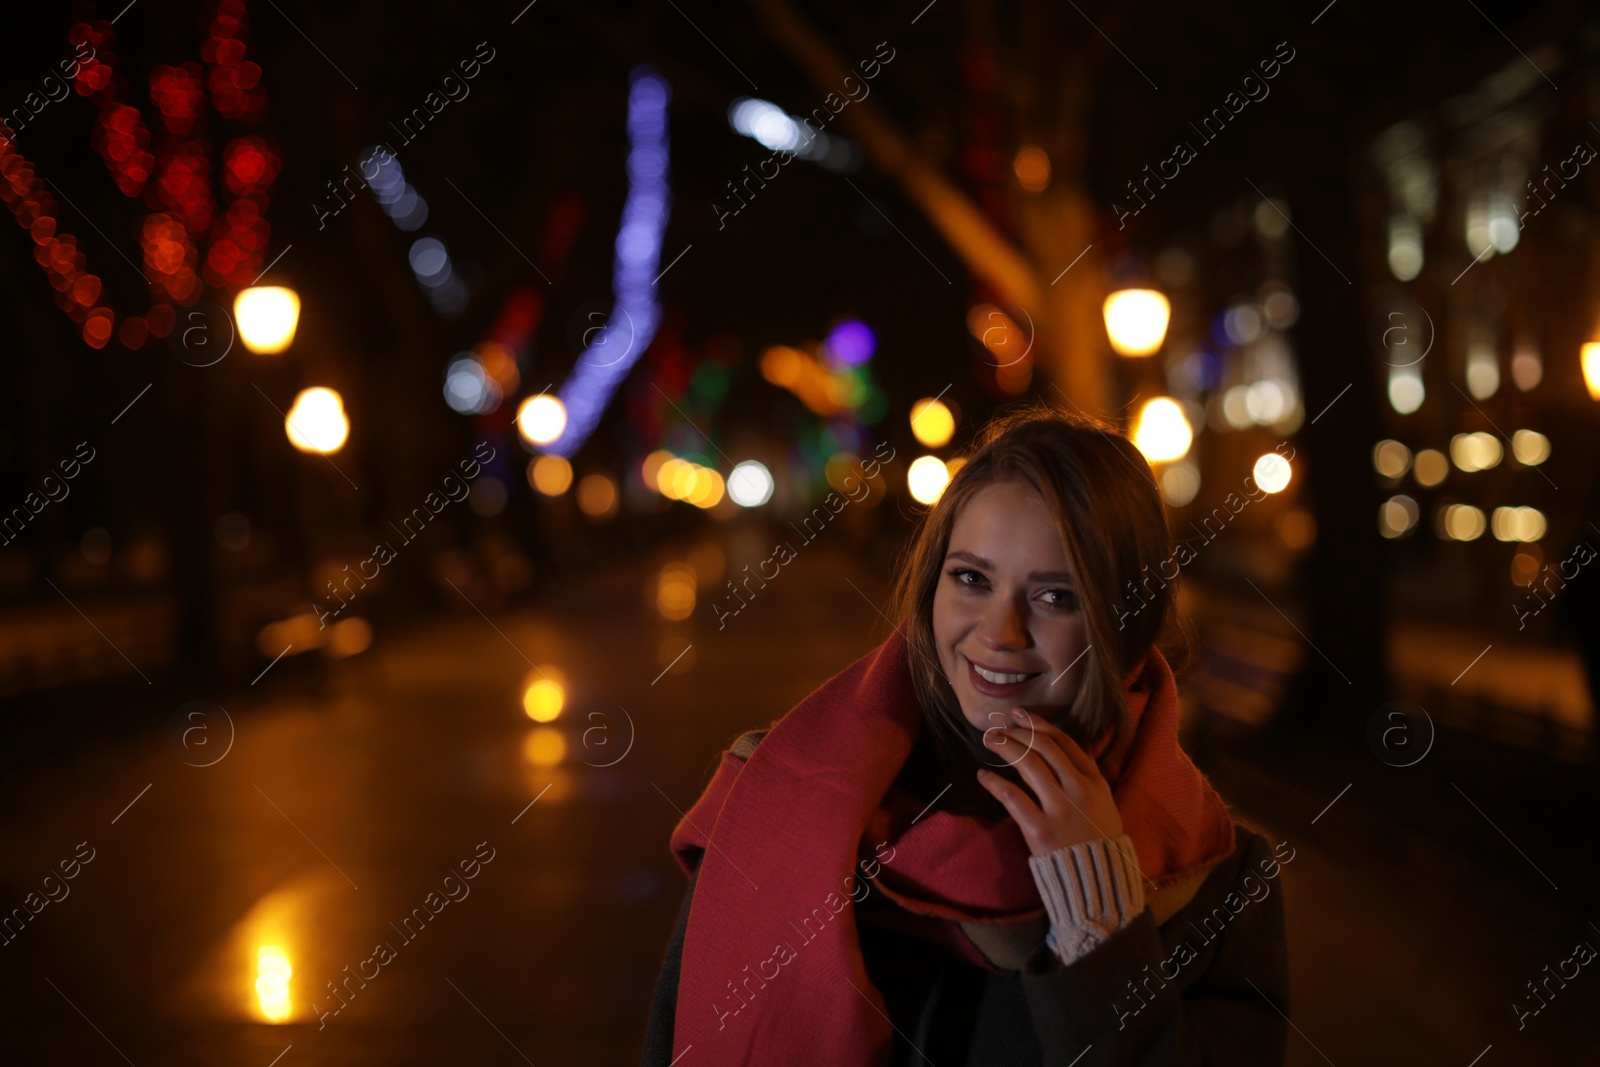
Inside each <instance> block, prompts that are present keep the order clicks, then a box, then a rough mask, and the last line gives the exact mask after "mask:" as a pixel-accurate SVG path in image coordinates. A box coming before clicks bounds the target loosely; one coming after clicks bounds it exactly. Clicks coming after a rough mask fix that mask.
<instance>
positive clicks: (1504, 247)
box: [1489, 196, 1522, 252]
mask: <svg viewBox="0 0 1600 1067" xmlns="http://www.w3.org/2000/svg"><path fill="white" fill-rule="evenodd" d="M1521 230H1522V227H1521V226H1519V225H1517V213H1516V210H1515V209H1514V208H1512V206H1511V203H1510V201H1509V200H1507V199H1506V198H1505V197H1504V196H1497V197H1495V199H1494V203H1493V204H1492V205H1491V206H1490V208H1489V240H1490V241H1491V242H1493V243H1494V249H1495V251H1496V252H1509V251H1511V250H1512V249H1513V248H1515V247H1517V238H1518V237H1519V236H1521Z"/></svg>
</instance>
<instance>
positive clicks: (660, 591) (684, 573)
mask: <svg viewBox="0 0 1600 1067" xmlns="http://www.w3.org/2000/svg"><path fill="white" fill-rule="evenodd" d="M697 583H698V578H697V576H696V574H695V569H694V567H692V566H690V565H689V564H687V563H669V564H667V565H666V566H665V567H663V568H661V573H660V574H659V575H658V576H657V578H656V611H657V612H659V613H660V615H661V617H662V618H663V619H666V620H668V621H669V622H680V621H682V620H684V619H687V618H688V617H689V616H690V615H692V614H694V601H695V588H696V585H697Z"/></svg>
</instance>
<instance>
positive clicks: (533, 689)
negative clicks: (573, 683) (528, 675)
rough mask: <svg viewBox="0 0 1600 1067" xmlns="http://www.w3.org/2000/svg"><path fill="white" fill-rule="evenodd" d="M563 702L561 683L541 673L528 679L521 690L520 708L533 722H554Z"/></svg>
mask: <svg viewBox="0 0 1600 1067" xmlns="http://www.w3.org/2000/svg"><path fill="white" fill-rule="evenodd" d="M565 702H566V693H565V692H564V691H563V690H562V688H561V683H560V682H557V681H555V680H553V679H551V678H546V677H544V676H543V675H540V676H539V677H536V678H532V679H529V681H528V684H527V686H526V687H525V688H524V689H523V690H522V710H523V711H525V712H527V713H528V718H530V719H532V720H533V721H534V722H554V721H555V720H556V718H557V716H559V715H560V714H561V707H562V705H563V704H564V703H565Z"/></svg>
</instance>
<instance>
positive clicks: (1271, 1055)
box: [642, 826, 1294, 1067]
mask: <svg viewBox="0 0 1600 1067" xmlns="http://www.w3.org/2000/svg"><path fill="white" fill-rule="evenodd" d="M1234 840H1235V847H1234V851H1233V852H1232V853H1231V854H1229V855H1228V856H1227V857H1226V858H1224V859H1223V860H1221V861H1220V862H1219V863H1217V864H1216V865H1215V866H1214V867H1212V868H1211V870H1210V872H1209V873H1208V874H1205V875H1204V877H1203V880H1200V881H1199V884H1198V885H1194V884H1192V883H1191V884H1190V885H1188V886H1182V887H1177V888H1175V889H1171V890H1162V891H1159V892H1154V893H1151V894H1149V896H1148V898H1147V906H1146V908H1145V910H1144V911H1143V912H1141V913H1140V914H1139V915H1138V917H1137V918H1135V919H1134V920H1133V922H1132V923H1130V924H1129V925H1127V926H1125V927H1123V928H1122V929H1121V930H1118V931H1117V932H1116V933H1114V934H1113V935H1112V936H1111V937H1110V938H1108V939H1107V940H1106V941H1105V942H1103V943H1102V944H1100V945H1099V946H1098V947H1096V948H1095V949H1094V950H1093V951H1091V952H1090V953H1089V954H1088V955H1086V956H1083V957H1082V958H1080V959H1079V960H1078V961H1077V962H1075V963H1073V964H1072V965H1071V966H1063V965H1062V964H1061V963H1060V961H1059V960H1057V959H1056V957H1055V956H1054V955H1053V954H1052V953H1051V952H1050V950H1049V949H1048V947H1047V946H1046V945H1045V944H1044V943H1043V941H1042V940H1038V941H1036V942H1032V943H1031V947H1027V946H1023V950H1022V951H1020V952H1019V954H1018V956H1017V959H1016V962H1017V963H1018V964H1019V965H1020V966H1019V967H1018V969H1016V970H1015V971H1014V972H1012V973H998V974H997V973H993V972H989V971H986V970H983V969H981V968H978V967H974V966H972V965H971V964H969V963H967V962H966V961H964V960H961V959H958V958H956V957H954V956H952V955H950V954H949V953H948V952H946V951H944V950H942V949H941V948H939V947H937V946H936V945H934V944H933V943H932V942H928V941H925V940H923V939H922V938H918V937H912V936H906V935H900V934H895V933H890V932H888V931H885V930H883V929H881V928H878V927H875V926H872V925H870V924H866V923H863V924H861V925H860V927H859V930H860V939H861V950H862V955H863V958H864V960H865V963H866V967H867V972H868V974H869V975H870V976H871V978H872V981H873V984H874V985H876V986H877V988H878V989H879V990H880V991H881V992H882V993H883V996H884V1000H885V1002H886V1005H887V1008H888V1012H889V1017H890V1020H891V1022H892V1023H893V1024H894V1028H895V1031H896V1036H895V1038H894V1046H893V1049H892V1051H891V1059H890V1062H891V1063H892V1064H893V1065H894V1067H900V1065H923V1064H930V1065H937V1067H962V1065H967V1067H974V1065H991V1064H995V1065H999V1064H1005V1065H1033V1064H1039V1065H1045V1064H1049V1065H1052V1067H1113V1065H1115V1067H1127V1065H1134V1064H1137V1065H1140V1067H1155V1065H1157V1064H1161V1065H1166V1064H1174V1065H1180V1064H1181V1065H1185V1067H1188V1065H1197V1064H1226V1065H1227V1067H1257V1065H1268V1064H1270V1065H1274V1067H1278V1065H1281V1064H1282V1063H1283V1058H1284V1051H1285V1043H1286V1041H1287V1038H1288V1030H1289V1021H1288V1012H1289V966H1288V956H1287V949H1286V945H1285V938H1284V906H1283V887H1282V885H1281V883H1279V882H1278V875H1279V873H1280V870H1281V865H1280V861H1282V862H1283V863H1287V862H1289V861H1291V860H1292V859H1293V858H1294V854H1293V849H1288V854H1287V855H1284V853H1283V851H1281V850H1283V849H1285V848H1287V844H1286V843H1280V844H1279V845H1278V846H1277V849H1278V853H1277V855H1276V857H1274V851H1275V850H1274V847H1273V846H1271V845H1269V844H1268V843H1267V840H1266V839H1265V838H1264V837H1262V836H1261V835H1260V834H1257V833H1255V832H1253V831H1251V830H1249V829H1246V828H1244V827H1242V826H1236V827H1235V833H1234ZM1191 894H1192V896H1191ZM693 895H694V880H693V879H691V880H690V883H689V888H688V890H687V892H685V894H684V898H683V906H682V907H681V908H680V909H679V912H678V920H677V925H676V928H675V929H674V930H673V932H672V939H671V941H670V943H669V944H668V946H667V951H666V958H665V960H664V961H663V963H662V966H661V974H660V978H659V980H658V981H657V984H656V993H655V1002H654V1004H653V1005H652V1007H651V1011H650V1022H649V1028H648V1031H647V1033H646V1036H645V1045H644V1058H643V1061H642V1063H643V1067H668V1065H669V1064H671V1062H672V1059H673V1047H672V1046H673V1040H672V1031H673V1024H674V1015H675V1009H676V1001H677V989H678V967H679V960H680V958H681V955H682V951H683V939H684V929H685V927H686V925H687V923H688V919H689V904H690V901H691V900H692V899H693ZM986 951H989V950H988V949H987V948H986ZM990 955H991V958H995V954H994V953H992V952H991V953H990ZM708 1010H709V1009H708ZM816 1022H817V1025H818V1026H819V1027H825V1026H827V1025H828V1020H827V1019H818V1020H816ZM788 1062H791V1063H795V1064H804V1063H808V1062H809V1061H808V1059H807V1050H806V1049H803V1048H796V1049H795V1050H794V1054H793V1057H792V1059H790V1060H789V1061H788ZM698 1064H699V1065H701V1067H711V1065H710V1064H709V1063H708V1061H707V1060H705V1059H701V1060H699V1061H698ZM685 1067H688V1065H687V1064H686V1065H685Z"/></svg>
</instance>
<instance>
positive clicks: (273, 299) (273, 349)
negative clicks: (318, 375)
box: [233, 285, 300, 356]
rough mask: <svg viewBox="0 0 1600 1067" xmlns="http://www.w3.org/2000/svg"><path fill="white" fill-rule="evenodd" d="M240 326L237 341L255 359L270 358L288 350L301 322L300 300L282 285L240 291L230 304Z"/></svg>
mask: <svg viewBox="0 0 1600 1067" xmlns="http://www.w3.org/2000/svg"><path fill="white" fill-rule="evenodd" d="M233 317H234V319H235V320H236V321H237V322H238V323H239V340H241V341H243V342H244V346H245V347H246V348H248V349H249V350H250V351H252V352H255V353H257V354H258V355H263V356H271V355H276V354H277V353H279V352H282V351H283V350H284V349H286V348H288V347H289V345H290V343H291V342H292V341H293V340H294V328H295V326H296V325H298V324H299V322H300V297H299V296H298V295H296V293H295V291H294V290H293V289H286V288H284V287H283V286H281V285H260V286H256V287H254V288H250V289H243V290H241V291H240V292H239V295H238V296H237V297H235V298H234V301H233Z"/></svg>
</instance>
